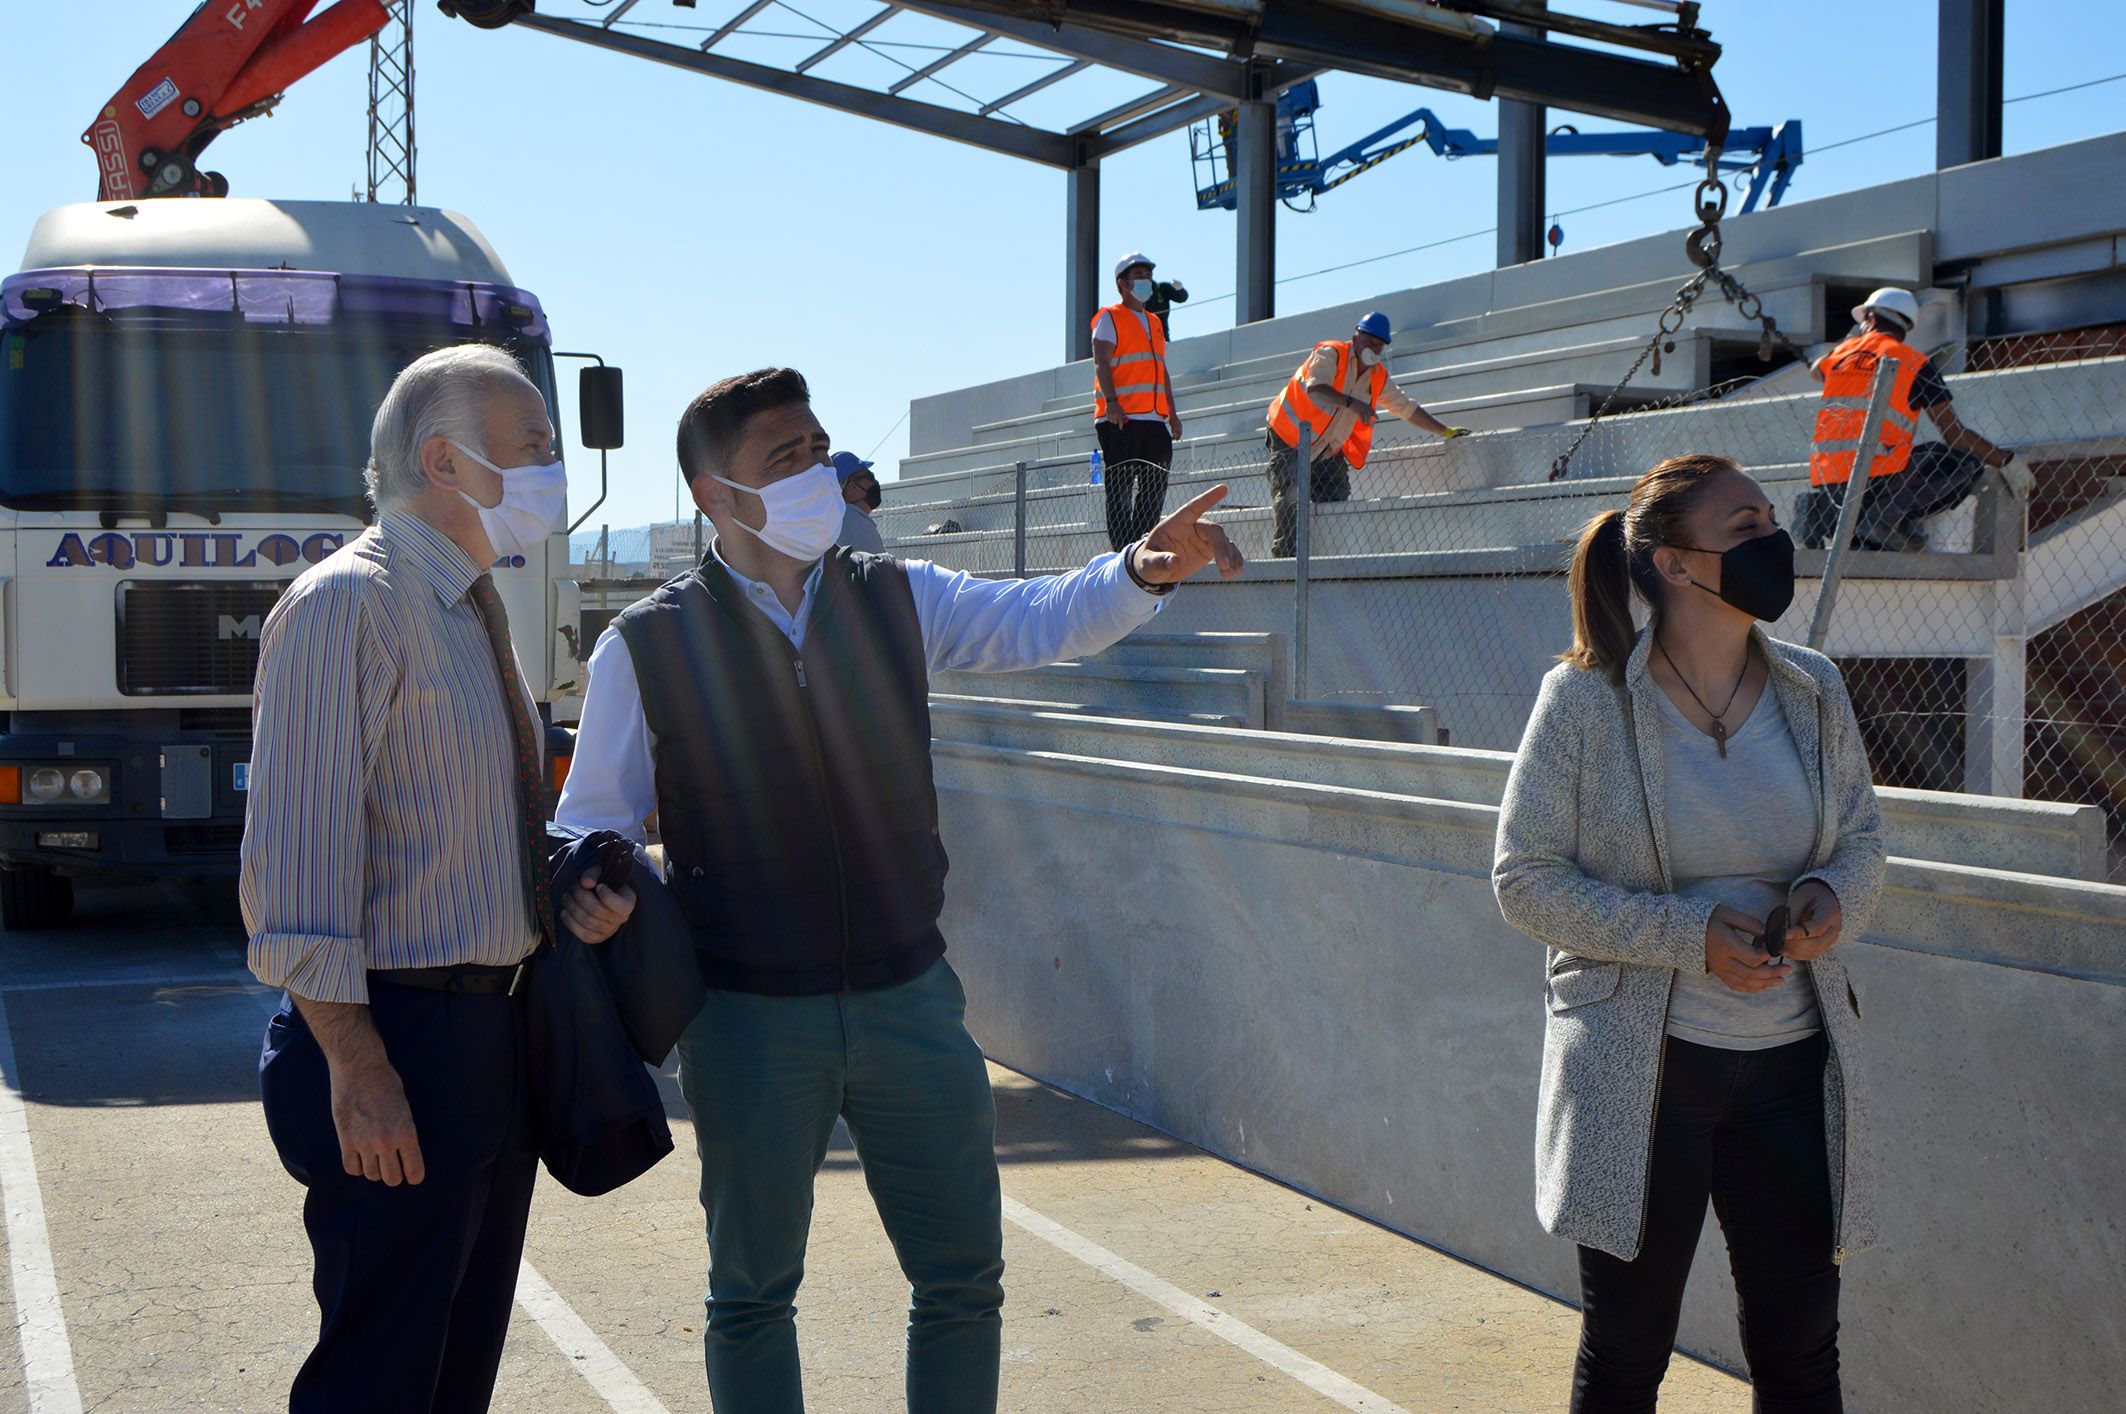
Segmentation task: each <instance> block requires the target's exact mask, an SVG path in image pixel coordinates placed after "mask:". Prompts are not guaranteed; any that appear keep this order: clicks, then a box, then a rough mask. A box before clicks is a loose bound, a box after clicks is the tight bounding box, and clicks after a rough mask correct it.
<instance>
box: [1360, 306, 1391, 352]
mask: <svg viewBox="0 0 2126 1414" xmlns="http://www.w3.org/2000/svg"><path fill="white" fill-rule="evenodd" d="M1357 332H1358V333H1361V334H1371V335H1372V336H1373V337H1374V338H1376V339H1378V340H1380V341H1381V342H1382V343H1384V344H1392V343H1394V342H1395V331H1394V330H1393V329H1392V328H1390V327H1389V326H1388V316H1387V315H1385V314H1382V313H1381V312H1380V311H1379V310H1377V309H1376V310H1374V311H1373V312H1372V313H1371V314H1368V315H1367V316H1366V317H1365V318H1363V319H1361V320H1359V321H1358V329H1357Z"/></svg>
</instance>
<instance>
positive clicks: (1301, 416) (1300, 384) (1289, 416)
mask: <svg viewBox="0 0 2126 1414" xmlns="http://www.w3.org/2000/svg"><path fill="white" fill-rule="evenodd" d="M1323 349H1334V350H1336V386H1337V387H1338V388H1342V387H1343V385H1344V375H1345V374H1347V373H1349V372H1350V371H1351V341H1350V340H1349V339H1325V340H1323V341H1322V342H1321V343H1318V344H1316V345H1315V346H1314V352H1315V353H1320V352H1321V351H1322V350H1323ZM1313 361H1314V360H1313V355H1312V354H1309V355H1308V356H1307V359H1306V362H1304V363H1301V364H1300V365H1299V370H1298V371H1297V372H1296V373H1294V374H1293V375H1292V381H1291V382H1289V383H1287V384H1285V385H1284V391H1283V392H1281V393H1279V394H1278V395H1277V396H1276V397H1274V398H1272V399H1271V400H1270V430H1271V431H1272V432H1275V433H1276V434H1277V435H1278V436H1279V437H1281V438H1283V439H1284V444H1285V445H1286V446H1287V447H1296V446H1298V445H1299V423H1300V422H1304V423H1306V424H1307V426H1309V427H1311V428H1313V429H1314V444H1315V445H1316V446H1317V447H1318V446H1320V445H1321V438H1322V434H1323V433H1325V432H1327V431H1328V430H1329V424H1330V423H1331V422H1333V421H1335V420H1336V414H1335V413H1333V412H1330V411H1329V410H1328V409H1326V408H1323V407H1321V406H1320V405H1318V404H1317V403H1316V402H1315V401H1314V399H1313V398H1312V397H1310V396H1308V394H1307V364H1308V363H1311V362H1313ZM1387 385H1388V365H1387V364H1386V363H1385V362H1381V363H1376V364H1374V365H1373V375H1372V378H1371V379H1370V381H1369V382H1368V383H1367V385H1366V406H1367V408H1369V409H1371V408H1375V407H1378V406H1379V405H1380V390H1381V389H1382V388H1385V387H1386V386H1387ZM1295 418H1297V419H1298V421H1294V420H1293V419H1295ZM1372 450H1373V419H1372V418H1370V417H1361V418H1360V419H1358V421H1357V422H1355V423H1353V424H1352V425H1351V435H1350V436H1348V437H1346V438H1344V446H1343V453H1344V460H1345V461H1346V462H1349V463H1350V465H1351V469H1352V470H1353V471H1356V470H1357V469H1358V468H1360V467H1362V466H1364V465H1365V464H1366V456H1367V454H1368V453H1370V452H1371V451H1372Z"/></svg>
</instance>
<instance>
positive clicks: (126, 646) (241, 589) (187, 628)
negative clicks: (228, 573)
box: [118, 580, 281, 697]
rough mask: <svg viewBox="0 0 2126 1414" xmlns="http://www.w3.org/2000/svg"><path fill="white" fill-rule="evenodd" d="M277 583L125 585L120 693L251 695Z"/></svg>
mask: <svg viewBox="0 0 2126 1414" xmlns="http://www.w3.org/2000/svg"><path fill="white" fill-rule="evenodd" d="M280 592H281V586H280V585H278V584H214V583H208V584H165V583H160V582H157V581H154V580H128V581H127V582H125V583H124V584H121V585H119V586H118V690H119V691H120V692H122V693H124V694H126V695H127V696H128V697H158V696H174V695H185V694H206V693H220V694H228V695H232V696H239V697H243V696H249V695H250V692H251V680H252V678H253V677H254V676H255V675H256V674H257V672H258V635H259V629H260V627H261V626H262V625H263V624H264V623H265V619H266V614H267V612H268V611H269V610H271V609H272V607H273V604H274V601H275V600H277V599H279V598H280Z"/></svg>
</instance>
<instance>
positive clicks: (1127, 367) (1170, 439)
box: [1093, 250, 1181, 550]
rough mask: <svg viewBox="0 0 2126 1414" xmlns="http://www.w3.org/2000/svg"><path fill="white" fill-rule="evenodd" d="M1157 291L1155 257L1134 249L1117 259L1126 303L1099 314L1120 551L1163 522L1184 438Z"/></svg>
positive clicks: (1102, 390) (1099, 373) (1106, 458)
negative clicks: (1169, 480)
mask: <svg viewBox="0 0 2126 1414" xmlns="http://www.w3.org/2000/svg"><path fill="white" fill-rule="evenodd" d="M1154 289H1155V286H1154V283H1153V281H1152V259H1151V257H1150V256H1148V255H1146V254H1145V253H1144V252H1143V251H1141V250H1133V251H1131V252H1130V253H1129V254H1127V255H1125V256H1123V257H1122V258H1121V259H1120V260H1118V261H1116V262H1115V293H1116V294H1117V295H1119V296H1120V298H1119V299H1117V300H1116V301H1115V302H1114V303H1113V304H1111V305H1108V306H1106V307H1105V308H1103V309H1102V310H1101V311H1100V312H1099V313H1098V314H1095V315H1094V316H1093V435H1094V436H1095V437H1097V438H1098V439H1099V442H1100V460H1101V462H1102V463H1103V465H1104V467H1105V471H1106V477H1107V543H1108V545H1109V546H1110V547H1111V548H1113V549H1116V550H1120V549H1121V548H1122V547H1123V546H1125V545H1129V544H1132V543H1134V542H1135V541H1137V540H1139V539H1141V538H1142V537H1143V536H1144V535H1145V534H1146V533H1147V532H1148V531H1150V530H1151V528H1152V527H1153V526H1155V525H1157V524H1158V523H1159V517H1160V516H1161V515H1162V514H1163V513H1164V512H1165V509H1166V477H1167V469H1168V468H1169V467H1171V466H1173V464H1174V439H1175V438H1176V437H1179V436H1180V435H1181V415H1180V414H1179V413H1178V412H1176V411H1175V410H1174V380H1173V379H1172V378H1171V377H1170V376H1169V375H1168V374H1167V371H1166V326H1165V325H1164V324H1162V323H1161V322H1160V321H1159V320H1158V319H1157V318H1156V317H1155V316H1153V315H1152V314H1150V313H1149V312H1148V311H1147V310H1146V309H1145V305H1146V304H1147V303H1148V302H1149V301H1150V300H1151V298H1152V295H1153V293H1154Z"/></svg>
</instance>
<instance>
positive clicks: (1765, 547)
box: [1676, 530, 1794, 623]
mask: <svg viewBox="0 0 2126 1414" xmlns="http://www.w3.org/2000/svg"><path fill="white" fill-rule="evenodd" d="M1676 548H1677V549H1678V550H1698V549H1699V547H1698V546H1695V545H1678V546H1677V547H1676ZM1700 553H1701V554H1707V555H1711V554H1718V555H1719V556H1720V587H1719V589H1717V590H1714V589H1707V588H1706V586H1704V585H1702V584H1698V581H1697V580H1695V579H1694V580H1692V581H1691V583H1692V584H1694V585H1697V587H1698V588H1700V589H1704V590H1705V592H1706V593H1708V594H1717V595H1718V596H1719V597H1720V599H1721V600H1722V601H1723V602H1725V603H1728V604H1732V605H1734V606H1735V607H1736V608H1738V609H1740V610H1741V611H1742V612H1743V613H1745V614H1748V615H1749V616H1750V617H1751V618H1753V619H1762V620H1764V621H1765V622H1766V623H1773V622H1776V621H1777V620H1778V618H1779V616H1780V615H1781V614H1784V613H1785V612H1786V611H1787V606H1788V605H1790V604H1792V603H1793V602H1794V537H1793V536H1791V535H1788V534H1787V533H1786V532H1785V531H1783V530H1775V531H1773V532H1772V533H1771V534H1769V535H1760V536H1758V537H1756V538H1755V539H1754V540H1745V541H1743V542H1742V543H1741V544H1740V545H1736V546H1732V547H1730V548H1729V549H1726V550H1720V551H1713V550H1701V551H1700Z"/></svg>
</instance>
